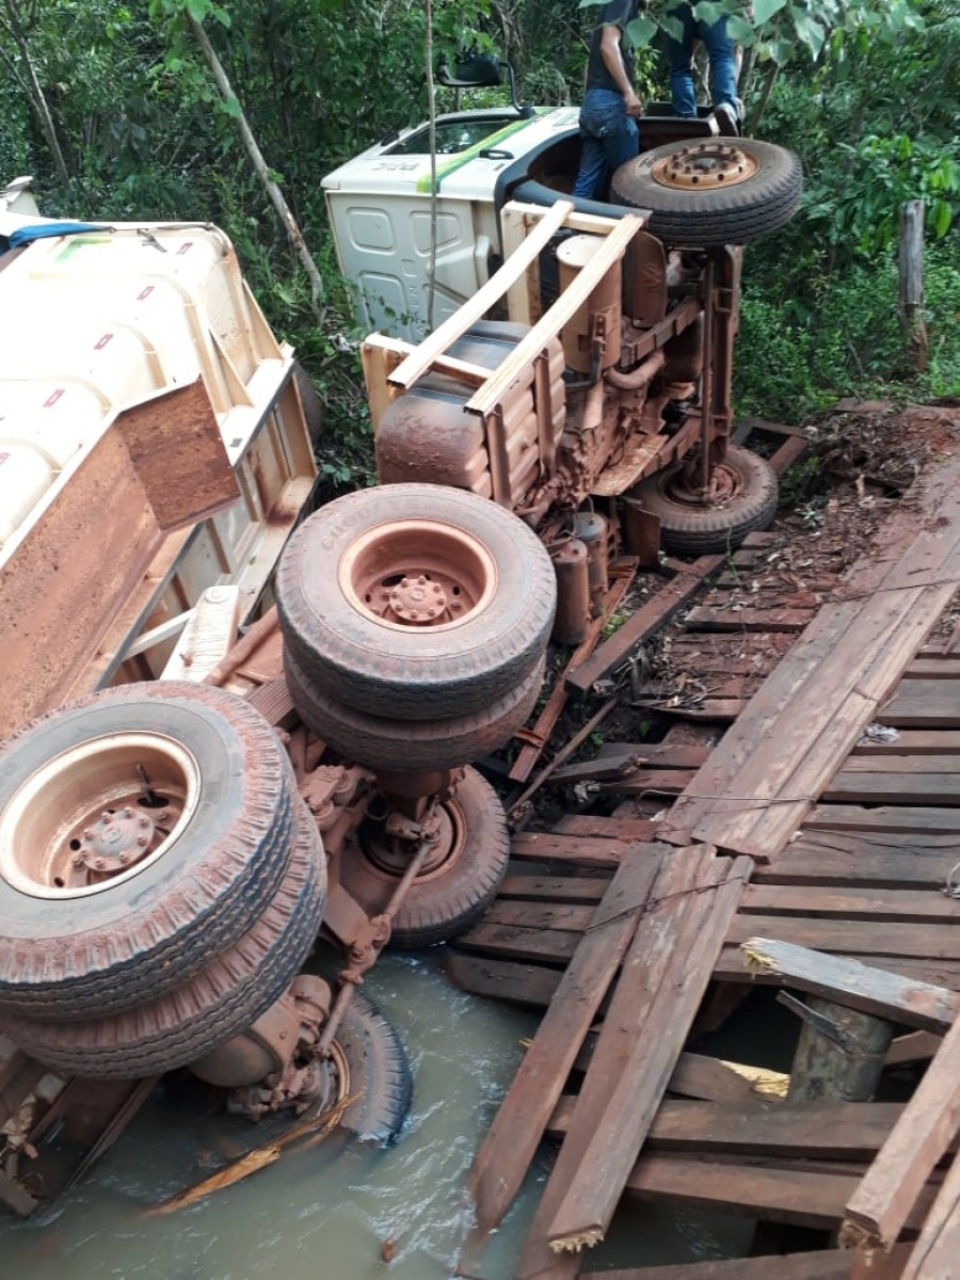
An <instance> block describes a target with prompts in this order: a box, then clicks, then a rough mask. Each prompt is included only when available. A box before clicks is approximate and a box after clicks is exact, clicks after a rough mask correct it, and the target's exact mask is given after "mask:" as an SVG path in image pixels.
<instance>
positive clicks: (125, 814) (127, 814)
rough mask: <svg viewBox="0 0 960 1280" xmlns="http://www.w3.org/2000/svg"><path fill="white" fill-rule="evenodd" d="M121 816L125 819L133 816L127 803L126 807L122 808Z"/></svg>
mask: <svg viewBox="0 0 960 1280" xmlns="http://www.w3.org/2000/svg"><path fill="white" fill-rule="evenodd" d="M123 816H124V817H125V818H127V819H130V818H132V817H133V810H132V809H131V808H130V806H129V805H127V807H126V808H125V809H124V811H123Z"/></svg>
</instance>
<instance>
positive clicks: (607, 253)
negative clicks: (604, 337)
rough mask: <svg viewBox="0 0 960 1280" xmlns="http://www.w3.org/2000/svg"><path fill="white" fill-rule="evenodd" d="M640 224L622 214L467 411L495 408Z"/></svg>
mask: <svg viewBox="0 0 960 1280" xmlns="http://www.w3.org/2000/svg"><path fill="white" fill-rule="evenodd" d="M642 227H643V219H642V218H638V217H636V216H635V215H634V214H626V215H625V216H624V217H622V218H620V219H619V221H618V222H617V225H616V226H615V227H614V229H613V230H612V231H611V232H610V234H609V235H608V236H607V237H606V239H605V240H604V242H603V244H602V245H601V247H600V248H599V249H598V250H597V252H596V254H594V256H593V257H592V258H591V259H590V261H589V262H588V263H587V265H586V266H585V267H584V268H583V270H582V271H581V272H580V273H579V274H578V276H577V278H576V280H574V282H573V283H572V284H571V285H570V286H569V288H567V289H565V290H564V291H563V293H562V294H561V295H560V297H559V298H558V299H557V301H556V302H555V303H554V304H553V306H552V307H551V308H550V310H549V311H548V312H547V313H546V314H545V315H544V316H543V317H542V318H541V319H540V320H538V321H537V323H536V324H535V325H534V326H533V328H532V329H531V330H530V332H529V333H528V334H527V335H526V337H524V338H522V339H521V340H520V342H519V343H518V344H517V346H516V347H515V348H514V349H513V351H511V353H510V354H509V355H508V356H507V358H506V360H504V361H503V362H502V364H501V365H500V366H499V368H498V369H496V370H495V371H494V373H493V374H492V375H491V376H490V377H489V378H488V379H487V381H486V383H484V385H483V386H482V387H481V388H480V389H479V390H478V391H476V392H475V393H474V394H473V395H472V396H471V397H470V399H469V400H468V401H467V403H466V405H465V406H464V407H465V409H466V411H467V412H468V413H476V414H479V415H480V416H481V417H486V416H487V415H488V414H490V413H493V412H494V411H495V410H496V408H497V405H498V404H499V402H500V401H501V400H502V398H503V396H504V395H505V394H506V392H507V390H508V388H509V387H510V386H511V384H512V383H513V382H515V381H516V380H517V379H518V378H521V377H523V376H524V375H525V374H527V373H529V370H530V369H532V367H533V362H534V361H535V360H536V358H537V356H539V355H540V353H541V352H542V351H544V350H545V349H546V347H547V344H548V343H549V342H550V341H552V339H553V338H555V337H556V336H557V335H558V334H559V332H560V330H561V329H562V328H563V326H564V325H565V324H568V323H569V322H570V320H571V319H572V318H573V316H574V315H575V314H576V312H577V311H578V309H579V308H580V307H581V306H582V305H583V304H584V303H585V302H586V301H587V299H588V298H589V297H590V294H591V293H593V291H594V289H595V288H596V287H597V285H598V284H599V283H600V281H601V280H602V279H603V277H604V275H605V274H606V273H607V272H608V271H609V270H610V268H611V267H612V266H613V264H614V263H616V262H618V261H619V260H620V259H621V258H622V257H623V255H624V253H625V252H626V249H627V245H628V244H629V243H630V241H631V240H632V239H633V237H634V236H635V235H636V234H637V232H638V231H640V230H641V229H642Z"/></svg>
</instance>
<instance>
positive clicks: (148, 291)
mask: <svg viewBox="0 0 960 1280" xmlns="http://www.w3.org/2000/svg"><path fill="white" fill-rule="evenodd" d="M151 293H153V285H152V284H148V285H147V287H146V288H145V289H144V290H143V291H142V292H141V293H138V294H137V301H138V302H143V300H144V299H145V298H149V297H150V295H151Z"/></svg>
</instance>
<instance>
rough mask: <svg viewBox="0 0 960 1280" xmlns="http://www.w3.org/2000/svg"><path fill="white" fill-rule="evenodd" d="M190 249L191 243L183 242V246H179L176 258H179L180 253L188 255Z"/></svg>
mask: <svg viewBox="0 0 960 1280" xmlns="http://www.w3.org/2000/svg"><path fill="white" fill-rule="evenodd" d="M192 248H193V241H192V240H185V241H184V242H183V244H182V245H181V246H180V248H179V249H178V250H177V257H178V258H179V256H180V254H181V253H188V252H189V251H190V250H191V249H192Z"/></svg>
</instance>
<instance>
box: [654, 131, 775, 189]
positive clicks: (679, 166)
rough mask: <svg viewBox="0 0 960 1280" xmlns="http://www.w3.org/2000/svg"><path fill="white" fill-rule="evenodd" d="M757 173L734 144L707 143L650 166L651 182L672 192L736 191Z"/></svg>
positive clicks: (686, 149)
mask: <svg viewBox="0 0 960 1280" xmlns="http://www.w3.org/2000/svg"><path fill="white" fill-rule="evenodd" d="M756 172H757V162H756V160H754V159H753V158H752V157H751V156H748V155H747V154H746V153H745V152H744V151H742V150H741V149H740V147H738V146H737V144H736V143H735V142H728V141H723V142H720V141H718V140H717V139H709V140H708V141H705V142H696V143H691V144H690V146H688V147H681V148H680V149H679V150H678V151H674V152H672V153H671V154H670V155H669V156H666V157H664V159H662V160H658V161H657V163H656V164H655V165H654V166H653V178H654V181H655V182H658V183H659V184H660V185H661V186H662V187H669V188H670V189H671V190H674V191H716V190H719V189H720V188H721V187H735V186H738V185H739V184H740V183H741V182H746V181H748V179H750V178H752V177H753V176H754V174H755V173H756Z"/></svg>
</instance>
